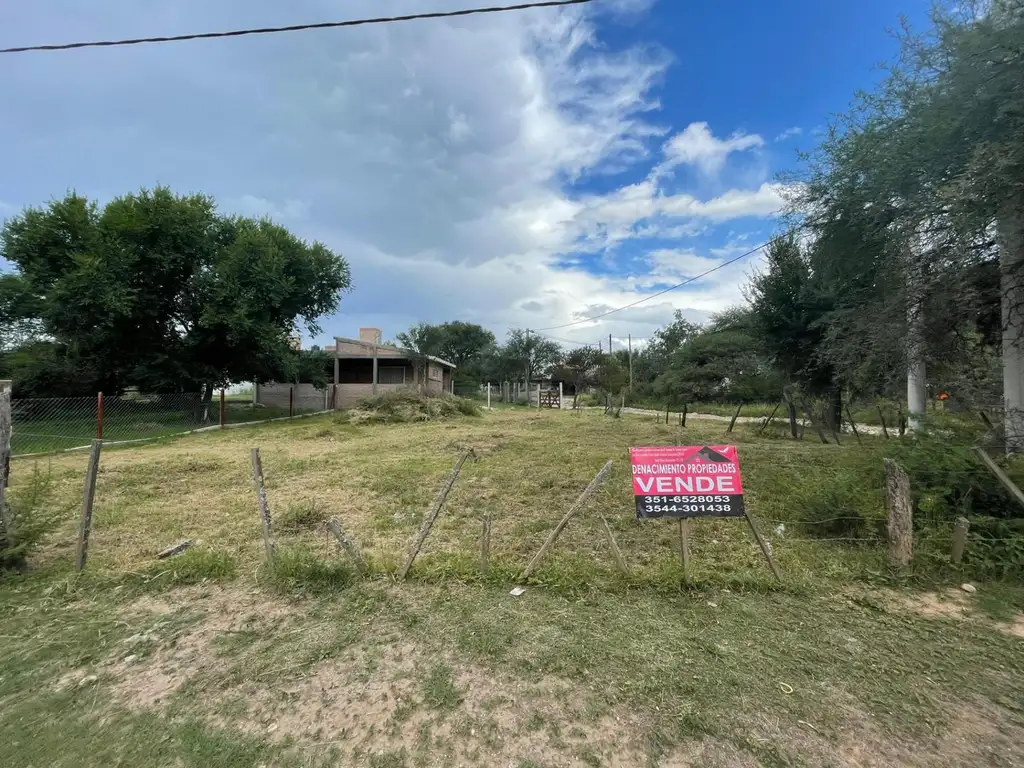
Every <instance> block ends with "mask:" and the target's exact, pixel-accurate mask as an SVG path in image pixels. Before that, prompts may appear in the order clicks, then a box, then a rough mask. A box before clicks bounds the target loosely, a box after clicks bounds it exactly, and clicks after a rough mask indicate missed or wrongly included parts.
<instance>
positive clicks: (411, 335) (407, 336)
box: [396, 320, 497, 384]
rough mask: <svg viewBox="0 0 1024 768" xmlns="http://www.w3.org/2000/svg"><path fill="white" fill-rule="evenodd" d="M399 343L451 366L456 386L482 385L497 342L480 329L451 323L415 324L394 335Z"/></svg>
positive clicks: (456, 321) (460, 323) (473, 324)
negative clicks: (444, 361)
mask: <svg viewBox="0 0 1024 768" xmlns="http://www.w3.org/2000/svg"><path fill="white" fill-rule="evenodd" d="M396 338H397V340H398V343H399V344H400V345H401V346H403V347H405V348H406V349H412V350H415V351H416V352H419V353H420V354H423V355H433V356H435V357H440V358H441V359H443V360H447V361H448V362H450V363H454V364H455V366H456V370H455V377H456V383H457V384H480V383H483V382H484V380H485V378H486V374H487V365H488V362H489V361H490V360H491V358H492V357H493V356H494V354H495V351H496V347H497V339H495V337H494V334H493V333H491V332H490V331H488V330H487V329H486V328H484V327H483V326H480V325H477V324H475V323H467V322H463V321H461V320H454V321H451V322H447V323H442V324H440V325H431V324H430V323H417V324H416V325H414V326H412V327H411V328H410V329H409V330H408V331H406V332H404V333H399V334H398V335H397V336H396Z"/></svg>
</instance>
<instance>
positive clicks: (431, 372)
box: [427, 363, 441, 381]
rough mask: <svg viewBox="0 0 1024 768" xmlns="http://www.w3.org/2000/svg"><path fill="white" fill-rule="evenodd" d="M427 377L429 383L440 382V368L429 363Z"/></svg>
mask: <svg viewBox="0 0 1024 768" xmlns="http://www.w3.org/2000/svg"><path fill="white" fill-rule="evenodd" d="M427 376H428V377H429V378H430V380H431V381H441V366H440V365H435V364H434V363H431V364H430V367H429V368H428V370H427Z"/></svg>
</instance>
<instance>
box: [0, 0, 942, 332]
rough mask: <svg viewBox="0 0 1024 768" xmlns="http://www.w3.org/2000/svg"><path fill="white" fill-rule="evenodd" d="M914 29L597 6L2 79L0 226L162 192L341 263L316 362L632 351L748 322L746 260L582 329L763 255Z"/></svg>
mask: <svg viewBox="0 0 1024 768" xmlns="http://www.w3.org/2000/svg"><path fill="white" fill-rule="evenodd" d="M491 4H492V3H481V2H476V0H293V1H292V2H288V3H282V2H278V1H277V0H245V1H243V0H216V2H209V0H177V1H176V2H174V3H166V2H161V3H157V2H155V1H154V0H93V2H89V3H82V2H80V0H34V2H32V3H4V4H3V5H2V6H0V47H8V46H16V45H29V44H39V43H55V42H70V41H76V40H84V39H110V38H121V37H134V36H151V35H166V34H181V33H189V32H196V31H214V30H226V29H237V28H241V27H250V26H273V25H284V24H296V23H305V22H318V21H334V20H342V19H348V18H359V17H366V16H381V15H391V14H402V13H419V12H427V11H436V10H452V9H456V8H466V7H473V6H479V5H491ZM929 5H930V0H857V2H853V3H834V2H825V3H823V2H820V0H779V1H778V2H775V3H765V2H763V1H762V0H717V1H716V2H692V1H691V0H595V2H592V3H590V4H588V5H584V6H573V7H569V8H565V9H537V10H530V11H522V12H512V13H505V14H495V15H489V16H476V17H470V18H462V19H454V20H431V21H418V22H409V23H403V24H388V25H377V26H372V27H359V28H348V29H335V30H322V31H312V32H300V33H291V34H281V35H266V36H257V37H247V38H234V39H226V40H213V41H192V42H183V43H174V44H163V45H149V46H135V47H125V48H106V49H89V50H77V51H65V52H54V53H26V54H15V55H4V56H0V104H2V105H3V107H2V109H0V169H2V171H0V217H7V216H11V215H15V214H17V213H18V212H19V211H20V210H22V209H23V208H24V207H26V206H38V205H42V204H45V203H46V202H47V201H48V200H50V199H51V198H54V197H60V196H63V195H64V193H65V192H66V191H68V190H71V189H74V190H76V191H77V192H78V193H80V194H84V195H87V196H89V197H90V198H94V199H96V200H98V201H100V202H103V201H106V200H109V199H111V198H112V197H115V196H117V195H119V194H124V193H126V192H131V191H135V190H137V189H139V188H142V187H152V186H154V185H157V184H164V185H168V186H170V187H171V188H172V189H174V190H175V191H178V192H182V193H184V192H204V193H207V194H210V195H213V196H214V197H215V198H216V199H217V201H218V204H219V206H220V208H221V209H222V210H223V211H224V212H226V213H238V214H244V215H253V216H269V217H271V218H272V219H274V220H275V221H277V222H278V223H280V224H282V225H284V226H286V227H288V228H289V229H290V230H292V231H293V232H294V233H296V234H297V235H299V236H301V237H303V238H306V239H309V240H320V241H322V242H324V243H325V244H327V245H328V246H329V247H330V248H332V249H333V250H335V251H337V252H339V253H341V254H343V255H344V256H345V257H346V259H347V260H348V262H349V264H350V266H351V269H352V275H353V288H352V291H351V292H350V293H348V294H346V295H345V296H344V297H343V299H342V301H341V306H340V310H339V312H338V313H337V314H336V315H333V316H331V317H327V318H323V319H322V320H321V321H320V322H321V325H322V327H323V332H322V333H320V334H319V335H317V336H315V337H311V335H310V334H308V333H307V334H306V339H307V342H312V341H315V342H319V343H324V342H327V341H329V340H330V339H331V338H333V337H334V336H354V335H356V334H357V332H358V329H359V327H360V326H375V327H379V328H381V329H382V331H383V333H384V337H385V338H394V336H395V334H396V333H398V332H400V331H402V330H405V329H406V328H408V327H409V326H410V325H412V324H414V323H416V322H419V321H426V322H431V323H438V322H444V321H446V320H465V321H469V322H476V323H480V324H481V325H484V326H485V327H487V328H489V329H491V330H492V331H494V332H495V334H496V335H497V336H498V338H499V340H500V339H502V338H504V336H505V334H506V332H507V330H508V329H509V328H510V327H519V328H531V329H551V330H543V331H542V333H543V334H545V335H548V336H550V337H554V338H557V339H559V340H565V341H567V342H574V343H596V342H597V340H598V339H604V340H607V338H608V336H609V334H611V335H612V337H613V340H614V344H615V346H616V348H618V346H619V345H620V344H623V343H625V341H626V339H627V338H630V337H631V338H632V339H634V340H637V341H638V343H640V342H641V340H642V339H645V338H649V337H650V335H651V334H652V333H653V331H654V330H655V329H657V328H659V327H662V326H664V325H665V324H667V323H669V322H671V320H672V318H673V313H674V312H675V311H676V310H680V311H681V312H682V313H683V315H684V316H685V317H687V318H688V319H691V320H695V321H704V320H707V319H708V318H709V317H710V316H711V315H712V314H713V313H714V312H717V311H721V310H723V309H725V308H727V307H729V306H731V305H734V304H737V303H739V302H742V300H743V285H744V283H745V282H746V280H747V278H748V276H749V274H750V273H751V271H752V270H754V269H756V268H757V266H758V264H759V258H760V256H761V253H760V252H759V253H755V254H754V255H753V256H750V257H747V258H744V259H741V260H740V261H738V262H736V263H735V264H733V265H730V266H726V267H724V268H722V269H720V270H719V271H717V272H715V273H714V274H713V275H710V276H708V277H707V278H704V279H700V280H696V281H694V282H693V283H691V284H690V285H687V286H685V287H683V288H680V289H678V290H675V291H672V292H669V293H666V294H664V295H663V296H659V297H657V298H654V299H652V300H650V301H647V302H645V303H642V304H640V305H638V306H636V307H633V308H631V309H626V310H624V311H622V312H617V313H615V314H611V315H608V316H607V317H605V318H601V319H598V320H593V321H585V322H580V321H581V320H585V319H586V318H589V317H592V316H594V315H597V314H601V313H603V312H607V311H608V310H610V309H614V308H617V307H621V306H624V305H627V304H630V303H632V302H635V301H638V300H639V299H642V298H643V297H644V296H646V295H649V294H651V293H655V292H657V291H660V290H662V289H664V288H667V287H668V286H670V285H673V284H676V283H679V282H682V281H684V280H686V279H688V278H692V277H694V276H696V275H698V274H700V273H702V272H704V271H706V270H708V269H710V268H712V267H715V266H716V265H719V264H721V263H722V262H723V261H726V260H728V259H731V258H734V257H736V256H739V255H741V254H743V253H745V252H746V251H748V250H750V249H752V248H754V247H755V246H757V245H759V244H761V243H763V242H764V241H765V240H766V239H767V238H769V237H771V236H772V235H773V234H774V233H775V232H777V231H778V230H779V227H780V225H779V223H778V221H777V218H776V216H777V214H778V212H779V210H780V207H781V206H782V204H783V198H784V193H785V188H784V184H785V182H784V181H782V180H780V179H785V178H786V175H785V174H787V173H791V172H793V171H798V170H799V167H800V161H799V158H798V150H809V149H812V148H813V147H814V146H815V145H816V143H817V142H818V141H819V140H820V134H821V131H822V130H823V128H824V127H825V126H826V125H827V124H828V122H829V119H830V116H831V115H833V114H835V113H836V112H839V111H842V110H844V109H845V108H846V107H847V105H848V104H849V102H850V100H851V98H852V96H853V94H854V92H855V91H856V90H857V89H858V88H865V87H870V86H871V84H872V83H874V82H875V81H877V79H878V78H879V77H880V73H879V71H878V69H877V65H878V64H879V63H880V62H882V61H884V60H887V59H889V58H890V57H891V56H892V55H893V53H894V52H895V50H896V42H895V40H894V38H893V36H892V34H891V30H892V29H893V28H894V27H896V26H897V24H898V22H899V16H900V14H905V15H906V16H907V17H908V18H909V19H910V21H911V22H912V23H913V24H915V25H918V26H920V25H923V24H924V22H925V16H926V12H927V8H928V6H929ZM780 174H783V175H782V176H780ZM2 266H3V264H0V267H2ZM568 324H572V325H568ZM567 325H568V327H562V326H567ZM605 343H607V341H606V342H605Z"/></svg>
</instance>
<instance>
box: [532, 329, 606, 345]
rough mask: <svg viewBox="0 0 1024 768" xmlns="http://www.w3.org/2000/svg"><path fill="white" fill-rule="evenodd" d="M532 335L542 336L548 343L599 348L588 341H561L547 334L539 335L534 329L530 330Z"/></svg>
mask: <svg viewBox="0 0 1024 768" xmlns="http://www.w3.org/2000/svg"><path fill="white" fill-rule="evenodd" d="M530 333H533V334H536V335H537V336H540V337H541V338H544V339H547V340H548V341H557V342H561V343H562V344H572V345H574V346H577V347H595V346H597V345H596V344H593V343H591V342H587V341H573V340H572V339H560V338H558V337H557V336H548V335H547V334H543V333H538V332H537V331H535V330H533V329H532V328H531V329H530Z"/></svg>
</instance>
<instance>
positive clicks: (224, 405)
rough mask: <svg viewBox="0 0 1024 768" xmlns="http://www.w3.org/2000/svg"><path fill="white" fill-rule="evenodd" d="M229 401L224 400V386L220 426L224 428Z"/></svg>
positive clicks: (221, 397)
mask: <svg viewBox="0 0 1024 768" xmlns="http://www.w3.org/2000/svg"><path fill="white" fill-rule="evenodd" d="M227 410H228V409H227V403H226V402H225V400H224V388H223V387H222V388H221V390H220V428H221V429H224V425H225V424H226V423H227Z"/></svg>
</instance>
